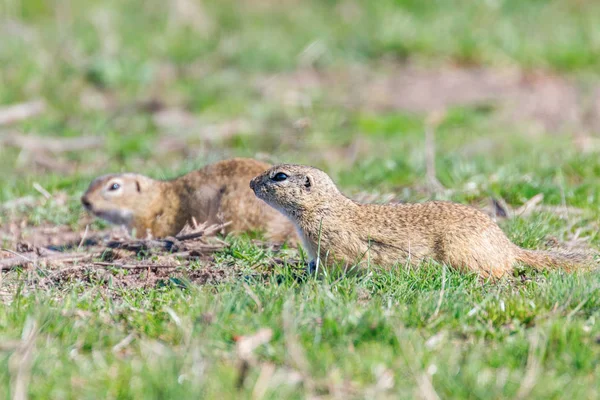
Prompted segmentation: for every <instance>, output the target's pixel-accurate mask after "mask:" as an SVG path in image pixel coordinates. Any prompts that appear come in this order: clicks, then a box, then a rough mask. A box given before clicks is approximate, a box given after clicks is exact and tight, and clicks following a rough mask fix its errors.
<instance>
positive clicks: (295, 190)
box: [250, 164, 340, 218]
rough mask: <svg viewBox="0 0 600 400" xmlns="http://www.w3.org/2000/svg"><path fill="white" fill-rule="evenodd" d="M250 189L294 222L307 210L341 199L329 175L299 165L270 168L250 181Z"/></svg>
mask: <svg viewBox="0 0 600 400" xmlns="http://www.w3.org/2000/svg"><path fill="white" fill-rule="evenodd" d="M250 188H251V189H252V190H253V191H254V194H255V195H256V197H258V198H259V199H261V200H263V201H265V202H266V203H267V204H269V205H270V206H271V207H273V208H275V209H277V210H279V211H280V212H281V213H283V214H284V215H286V216H288V217H291V218H293V217H295V216H299V215H300V214H302V212H304V211H306V210H314V211H317V210H318V208H319V207H320V205H322V204H325V203H326V202H327V201H328V199H331V198H332V197H337V196H339V195H340V192H339V191H338V189H337V187H336V186H335V183H333V181H332V180H331V178H330V177H329V176H328V175H327V174H326V173H325V172H323V171H321V170H320V169H317V168H314V167H309V166H305V165H295V164H279V165H275V166H273V167H272V168H269V169H268V170H266V171H265V172H263V173H262V174H260V175H258V176H257V177H255V178H254V179H252V181H250Z"/></svg>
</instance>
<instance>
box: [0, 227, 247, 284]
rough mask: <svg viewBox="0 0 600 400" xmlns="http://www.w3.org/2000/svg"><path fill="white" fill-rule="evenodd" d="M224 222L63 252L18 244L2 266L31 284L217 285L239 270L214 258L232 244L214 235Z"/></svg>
mask: <svg viewBox="0 0 600 400" xmlns="http://www.w3.org/2000/svg"><path fill="white" fill-rule="evenodd" d="M223 226H224V225H212V226H207V225H205V224H201V225H196V226H194V227H191V226H186V228H184V230H182V231H181V232H180V233H179V234H178V235H177V236H175V237H167V238H164V239H153V238H146V239H133V238H130V237H128V236H119V235H118V234H113V235H111V236H104V237H100V235H99V236H98V239H97V240H95V241H90V242H85V243H84V244H82V241H81V238H78V240H76V241H75V242H70V243H67V242H64V243H62V245H61V246H60V248H61V249H62V251H56V250H54V249H51V248H49V247H43V246H36V245H33V244H31V243H29V242H17V243H16V244H15V245H14V247H13V249H2V250H0V270H2V271H8V275H6V272H4V274H5V275H4V278H5V283H7V284H9V282H10V281H11V278H15V276H16V275H14V274H11V272H16V271H19V274H25V276H26V277H28V278H27V279H26V280H27V282H28V284H30V285H32V286H33V287H42V288H50V287H59V288H60V287H62V286H64V285H66V284H72V283H86V282H87V283H94V284H99V285H100V286H102V287H105V288H110V289H114V290H118V289H131V288H154V287H157V286H170V285H175V286H181V287H185V286H186V285H187V284H188V283H195V284H207V283H217V282H221V281H223V280H225V279H229V278H231V277H233V276H235V274H236V273H238V271H237V270H236V269H235V268H229V267H228V268H221V267H219V266H218V265H216V264H215V262H214V258H213V256H212V255H213V253H214V252H215V251H218V250H222V249H224V248H226V247H228V246H229V244H228V243H226V242H224V241H222V240H220V239H219V238H217V237H216V236H215V234H216V233H217V232H219V231H220V230H221V229H222V228H223ZM57 229H61V228H57ZM71 233H72V232H71ZM80 235H83V234H80ZM62 237H63V238H65V239H70V236H69V235H62ZM81 237H83V236H81ZM77 243H79V244H77ZM69 246H72V247H69ZM192 262H193V264H191V263H192ZM11 275H14V276H11ZM13 280H14V279H13Z"/></svg>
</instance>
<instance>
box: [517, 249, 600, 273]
mask: <svg viewBox="0 0 600 400" xmlns="http://www.w3.org/2000/svg"><path fill="white" fill-rule="evenodd" d="M516 259H517V261H518V262H521V263H523V264H525V265H529V266H530V267H533V268H535V269H539V270H541V269H553V268H561V269H564V270H565V271H574V270H579V269H589V268H593V267H594V266H597V262H595V261H594V259H593V258H592V257H591V256H590V255H587V254H583V253H567V252H565V253H563V252H555V251H539V250H526V249H521V248H519V249H518V252H517V257H516Z"/></svg>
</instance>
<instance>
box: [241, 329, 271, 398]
mask: <svg viewBox="0 0 600 400" xmlns="http://www.w3.org/2000/svg"><path fill="white" fill-rule="evenodd" d="M272 337H273V331H272V330H271V329H269V328H263V329H260V330H258V332H256V333H254V334H252V335H248V336H241V337H239V338H238V339H237V344H236V353H237V356H238V358H239V360H240V365H239V375H238V381H237V387H238V388H241V387H243V385H244V382H245V381H246V377H247V376H248V372H249V370H250V366H251V365H253V364H255V360H254V355H253V354H252V353H253V352H254V349H256V348H257V347H259V346H261V345H263V344H266V343H269V341H271V338H272Z"/></svg>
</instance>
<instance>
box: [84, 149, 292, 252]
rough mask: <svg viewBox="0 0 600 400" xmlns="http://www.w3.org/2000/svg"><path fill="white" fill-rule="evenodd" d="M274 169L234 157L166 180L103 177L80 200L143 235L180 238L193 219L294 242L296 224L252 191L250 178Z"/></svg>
mask: <svg viewBox="0 0 600 400" xmlns="http://www.w3.org/2000/svg"><path fill="white" fill-rule="evenodd" d="M269 167H270V165H269V164H267V163H264V162H261V161H257V160H253V159H248V158H234V159H230V160H224V161H219V162H216V163H214V164H210V165H207V166H206V167H204V168H202V169H200V170H197V171H192V172H190V173H188V174H186V175H183V176H181V177H179V178H175V179H172V180H167V181H160V180H155V179H151V178H149V177H147V176H143V175H139V174H132V173H124V174H114V175H104V176H101V177H99V178H96V179H95V180H94V181H93V182H92V183H91V184H90V186H89V188H88V189H87V191H86V193H85V194H84V195H83V196H82V197H81V202H82V203H83V205H84V207H85V208H86V209H88V210H89V211H90V212H92V213H93V214H94V215H96V216H98V217H100V218H103V219H105V220H107V221H109V222H111V223H114V224H118V225H124V226H126V227H127V228H128V229H129V230H130V231H132V232H133V231H135V233H136V235H137V236H138V237H139V236H141V237H145V236H146V235H147V233H151V234H152V236H154V237H164V236H170V235H171V236H172V235H175V234H177V233H178V232H179V231H180V230H181V229H182V228H183V227H184V225H185V224H186V222H189V221H191V219H192V217H194V218H195V219H196V221H198V222H208V223H210V224H212V223H218V222H227V221H231V225H229V226H227V227H226V228H225V232H224V233H229V232H245V231H251V230H262V231H264V232H265V234H266V237H267V238H268V239H270V240H274V241H283V240H285V239H288V238H291V239H293V238H295V237H296V234H295V231H294V226H293V224H291V223H290V222H289V221H288V220H287V219H286V218H285V217H283V216H282V215H281V214H279V213H278V212H277V211H275V210H273V209H272V208H271V207H269V206H267V205H266V204H265V203H264V202H262V201H260V200H258V199H257V198H256V197H255V196H254V195H253V193H252V191H251V190H250V189H249V188H248V182H249V181H250V179H252V177H254V176H256V174H258V173H260V172H262V171H264V170H265V169H266V168H269Z"/></svg>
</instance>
